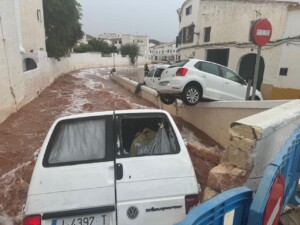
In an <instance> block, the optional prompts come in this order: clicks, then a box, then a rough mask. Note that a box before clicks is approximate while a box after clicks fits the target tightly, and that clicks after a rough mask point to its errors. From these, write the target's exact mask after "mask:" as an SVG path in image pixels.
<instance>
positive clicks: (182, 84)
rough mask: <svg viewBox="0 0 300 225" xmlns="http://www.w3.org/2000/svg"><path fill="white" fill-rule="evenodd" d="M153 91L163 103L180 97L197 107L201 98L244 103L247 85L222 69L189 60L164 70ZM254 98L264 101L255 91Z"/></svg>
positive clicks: (238, 77) (225, 69)
mask: <svg viewBox="0 0 300 225" xmlns="http://www.w3.org/2000/svg"><path fill="white" fill-rule="evenodd" d="M156 90H157V92H158V93H159V94H160V99H161V101H162V102H163V103H165V104H172V103H173V102H174V101H175V100H176V98H180V99H181V100H182V101H183V102H184V103H185V104H186V105H196V104H197V103H198V102H199V101H201V100H202V99H211V100H245V97H246V91H247V82H246V81H245V80H244V79H243V78H242V77H240V76H239V75H237V74H236V73H235V72H233V71H232V70H230V69H229V68H227V67H225V66H222V65H219V64H216V63H212V62H208V61H203V60H198V59H188V60H183V61H180V62H178V63H175V64H173V65H171V66H170V67H169V68H168V69H166V70H164V71H163V73H162V75H161V80H160V81H159V83H158V86H157V87H156ZM250 93H251V92H250ZM255 99H256V100H262V99H263V98H262V95H261V93H260V92H259V91H258V90H256V96H255Z"/></svg>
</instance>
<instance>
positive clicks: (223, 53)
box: [206, 48, 229, 66]
mask: <svg viewBox="0 0 300 225" xmlns="http://www.w3.org/2000/svg"><path fill="white" fill-rule="evenodd" d="M228 58H229V48H227V49H209V50H207V56H206V60H207V61H210V62H214V63H218V64H220V65H223V66H228Z"/></svg>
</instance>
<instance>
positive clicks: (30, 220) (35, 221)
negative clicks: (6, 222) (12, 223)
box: [23, 215, 41, 225]
mask: <svg viewBox="0 0 300 225" xmlns="http://www.w3.org/2000/svg"><path fill="white" fill-rule="evenodd" d="M23 225H41V216H40V215H34V216H26V217H25V218H24V219H23Z"/></svg>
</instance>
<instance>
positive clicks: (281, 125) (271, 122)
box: [237, 100, 300, 190]
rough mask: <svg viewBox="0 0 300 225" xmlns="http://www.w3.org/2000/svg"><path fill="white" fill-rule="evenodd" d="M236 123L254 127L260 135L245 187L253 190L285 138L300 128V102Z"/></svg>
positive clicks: (295, 101) (281, 106) (292, 102)
mask: <svg viewBox="0 0 300 225" xmlns="http://www.w3.org/2000/svg"><path fill="white" fill-rule="evenodd" d="M237 123H239V124H244V125H247V126H251V127H254V128H255V129H256V130H259V133H261V137H259V140H258V141H257V142H256V147H255V149H254V150H253V152H252V157H253V170H252V172H251V174H250V176H249V178H248V181H247V186H249V187H251V188H252V189H254V190H255V189H256V188H257V186H258V183H259V181H260V178H261V176H262V174H263V171H264V170H265V168H266V167H267V166H268V164H269V163H270V162H271V161H272V160H273V159H274V157H275V155H276V153H277V152H278V151H279V150H280V148H281V146H282V145H283V144H284V143H285V141H286V140H287V138H288V137H289V136H290V135H291V134H292V133H293V132H294V130H295V129H296V128H297V127H299V126H300V100H294V101H291V102H288V103H286V104H283V105H280V106H278V107H275V108H273V109H270V110H267V111H265V112H262V113H259V114H256V115H253V116H250V117H248V118H244V119H242V120H239V121H237Z"/></svg>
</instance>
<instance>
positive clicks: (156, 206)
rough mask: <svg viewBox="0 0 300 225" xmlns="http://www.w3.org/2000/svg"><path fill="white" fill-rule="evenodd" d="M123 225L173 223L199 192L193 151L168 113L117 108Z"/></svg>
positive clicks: (119, 202)
mask: <svg viewBox="0 0 300 225" xmlns="http://www.w3.org/2000/svg"><path fill="white" fill-rule="evenodd" d="M115 118H116V123H117V124H118V126H119V127H116V129H115V130H116V131H119V134H118V135H117V136H118V140H119V141H118V143H119V144H118V148H117V154H116V155H117V159H116V174H118V175H117V206H118V224H119V225H140V224H143V225H152V224H155V225H170V224H174V223H176V222H178V221H180V220H181V219H182V218H183V217H184V216H185V214H186V208H185V196H186V195H188V194H197V192H198V190H197V182H196V180H195V174H194V170H193V167H192V164H191V161H190V158H189V156H188V152H187V150H186V148H185V145H184V143H183V141H182V139H181V138H180V139H178V137H179V135H180V134H179V131H178V130H177V128H176V125H175V123H174V121H173V120H172V118H171V117H170V116H168V115H167V114H166V113H163V112H158V111H156V112H151V111H150V110H148V112H144V113H128V111H127V112H126V111H125V112H122V111H119V112H116V116H115Z"/></svg>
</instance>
